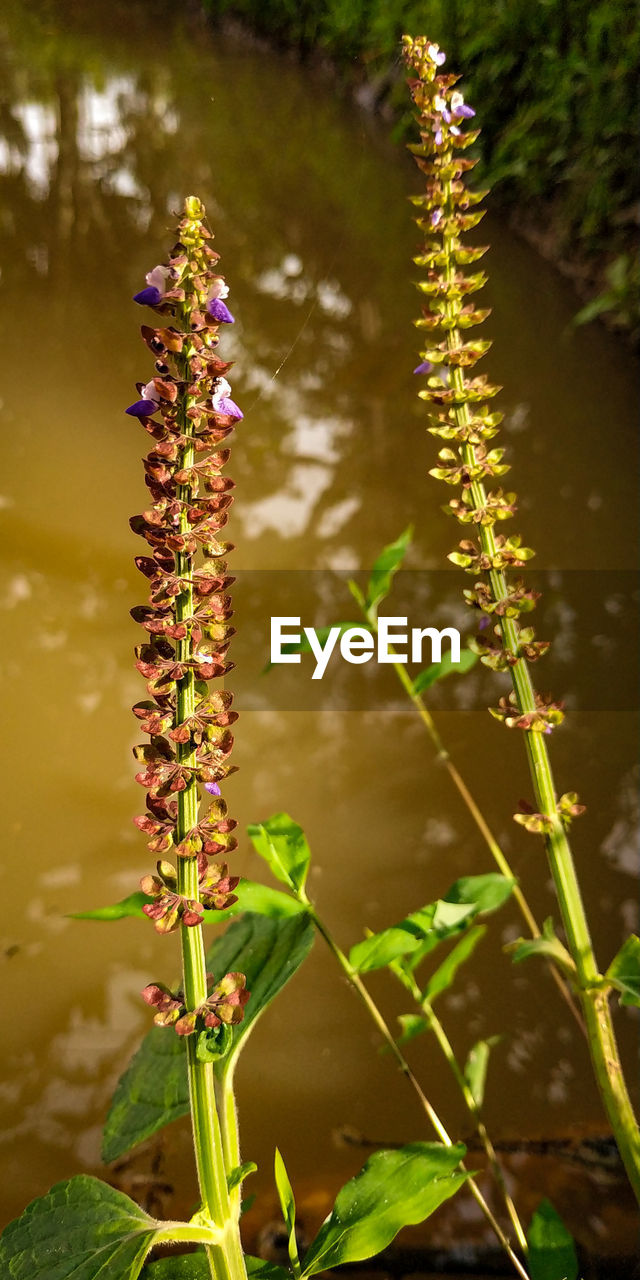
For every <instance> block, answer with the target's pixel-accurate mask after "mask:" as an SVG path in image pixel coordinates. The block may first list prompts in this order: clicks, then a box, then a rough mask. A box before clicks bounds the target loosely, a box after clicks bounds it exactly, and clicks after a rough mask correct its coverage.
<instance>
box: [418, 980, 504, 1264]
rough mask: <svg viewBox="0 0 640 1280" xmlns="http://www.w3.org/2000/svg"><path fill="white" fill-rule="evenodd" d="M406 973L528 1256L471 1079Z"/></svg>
mask: <svg viewBox="0 0 640 1280" xmlns="http://www.w3.org/2000/svg"><path fill="white" fill-rule="evenodd" d="M404 974H405V978H406V979H407V980H408V981H410V983H411V994H412V995H413V998H414V1000H415V1001H416V1004H417V1005H418V1006H419V1007H420V1009H421V1010H422V1012H423V1014H424V1016H425V1018H426V1019H427V1022H428V1025H429V1030H430V1031H433V1034H434V1036H435V1038H436V1040H437V1042H438V1044H439V1046H440V1048H441V1049H442V1052H443V1054H444V1056H445V1058H446V1061H447V1063H448V1064H449V1067H450V1068H451V1071H452V1073H453V1076H454V1078H455V1080H456V1083H457V1085H458V1088H459V1089H460V1092H461V1094H462V1096H463V1098H464V1101H465V1103H466V1106H467V1110H468V1111H469V1114H470V1116H471V1118H472V1120H473V1122H474V1125H475V1127H476V1130H477V1132H478V1137H479V1138H480V1141H481V1143H482V1145H483V1147H484V1149H485V1152H486V1154H487V1158H488V1160H489V1164H490V1165H491V1171H492V1173H493V1176H494V1178H495V1180H496V1183H497V1184H498V1187H499V1188H500V1192H501V1195H502V1198H503V1200H504V1202H505V1206H506V1209H507V1213H508V1214H509V1217H510V1219H511V1222H512V1224H513V1229H514V1231H515V1233H516V1239H517V1241H518V1244H519V1245H520V1248H521V1249H522V1251H523V1253H524V1254H525V1255H526V1254H527V1252H528V1249H529V1246H528V1244H527V1237H526V1235H525V1233H524V1229H523V1226H522V1223H521V1221H520V1218H519V1217H518V1212H517V1209H516V1207H515V1204H514V1203H513V1200H512V1198H511V1196H510V1195H509V1191H508V1189H507V1184H506V1182H505V1179H504V1174H503V1172H502V1168H501V1166H500V1162H499V1160H498V1157H497V1155H496V1151H495V1147H494V1145H493V1143H492V1141H491V1138H490V1137H489V1134H488V1132H487V1129H486V1126H485V1123H484V1121H483V1119H482V1116H481V1114H480V1108H479V1106H478V1104H477V1102H476V1100H475V1098H474V1096H473V1094H472V1092H471V1089H470V1088H469V1085H468V1084H467V1081H466V1080H465V1077H464V1073H463V1071H462V1070H461V1068H460V1066H459V1064H458V1060H457V1058H456V1055H455V1053H454V1051H453V1046H452V1044H451V1041H450V1040H449V1037H448V1035H447V1033H446V1031H445V1029H444V1027H443V1025H442V1023H441V1021H440V1019H439V1017H438V1015H437V1014H436V1013H435V1011H434V1009H433V1005H432V1004H431V1003H430V1002H429V1001H428V1000H423V998H422V992H421V991H420V988H419V986H418V984H417V982H416V980H415V977H414V975H413V974H412V973H411V971H410V970H409V969H408V968H406V969H405V970H404Z"/></svg>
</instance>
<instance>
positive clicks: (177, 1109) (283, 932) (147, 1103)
mask: <svg viewBox="0 0 640 1280" xmlns="http://www.w3.org/2000/svg"><path fill="white" fill-rule="evenodd" d="M281 896H284V895H281ZM313 939H314V929H313V925H312V924H311V921H310V920H309V917H308V915H307V914H306V912H298V913H297V914H296V915H294V916H291V917H286V916H285V917H274V918H271V917H268V916H262V915H256V914H253V913H247V915H245V916H243V917H242V919H240V920H236V921H235V922H234V923H233V924H232V925H231V926H230V927H229V928H228V929H227V931H226V933H225V934H223V935H222V937H220V938H216V940H215V942H214V943H213V946H212V947H210V948H209V951H208V952H207V966H208V968H209V969H210V970H211V971H212V972H213V973H215V974H216V975H218V974H220V975H222V974H225V973H228V972H230V971H239V972H241V973H244V974H246V976H247V986H248V988H249V990H250V992H251V997H250V999H249V1002H248V1004H247V1005H246V1008H245V1016H244V1020H243V1022H240V1023H239V1024H238V1026H236V1027H233V1035H232V1040H231V1044H230V1047H229V1051H228V1053H227V1055H226V1056H225V1057H224V1058H220V1059H218V1061H217V1062H216V1063H215V1070H216V1072H217V1073H218V1074H220V1075H223V1074H224V1073H225V1072H226V1071H227V1070H232V1069H233V1066H234V1065H235V1061H236V1059H237V1055H238V1053H239V1052H240V1048H241V1046H242V1044H243V1043H244V1041H245V1039H246V1037H247V1036H248V1034H249V1032H250V1031H251V1029H252V1027H253V1026H254V1025H255V1022H256V1019H257V1018H258V1017H259V1016H260V1014H261V1013H263V1012H264V1010H265V1009H266V1008H267V1007H268V1006H269V1005H270V1004H271V1001H272V1000H273V999H274V998H275V996H276V995H277V994H278V992H279V991H280V990H282V988H283V987H284V986H285V985H286V983H287V982H288V981H289V979H290V978H292V977H293V975H294V973H295V972H296V969H298V968H299V967H300V965H301V964H302V961H303V960H304V958H305V956H306V955H307V954H308V952H309V950H310V949H311V946H312V944H313ZM188 1111H189V1088H188V1083H187V1067H186V1053H185V1045H184V1042H183V1040H182V1039H181V1038H180V1036H177V1035H176V1034H175V1032H174V1031H172V1030H171V1028H167V1027H152V1029H151V1031H149V1032H148V1033H147V1035H146V1036H145V1038H144V1040H143V1041H142V1044H141V1046H140V1048H139V1050H138V1052H137V1053H136V1054H135V1056H134V1058H133V1059H132V1061H131V1062H130V1064H129V1066H128V1068H127V1070H126V1071H125V1073H124V1075H123V1076H122V1077H121V1078H120V1080H119V1081H118V1084H117V1086H116V1091H115V1094H114V1096H113V1101H112V1103H111V1109H110V1111H109V1115H108V1116H107V1123H106V1126H105V1130H104V1136H103V1144H102V1156H103V1159H104V1160H105V1161H107V1162H109V1161H111V1160H116V1159H117V1158H118V1156H121V1155H122V1154H123V1153H124V1152H125V1151H129V1150H130V1149H131V1148H132V1147H135V1146H136V1145H137V1143H139V1142H142V1141H143V1140H144V1139H145V1138H148V1137H149V1136H150V1135H151V1134H152V1133H157V1131H158V1130H159V1129H162V1128H164V1126H165V1125H167V1124H170V1123H171V1122H172V1121H173V1120H177V1119H178V1118H179V1117H180V1116H183V1115H186V1114H187V1113H188Z"/></svg>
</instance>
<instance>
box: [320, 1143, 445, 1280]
mask: <svg viewBox="0 0 640 1280" xmlns="http://www.w3.org/2000/svg"><path fill="white" fill-rule="evenodd" d="M464 1154H465V1148H464V1147H463V1146H461V1145H458V1146H456V1147H442V1146H440V1145H439V1144H438V1143H435V1142H412V1143H410V1144H409V1145H408V1146H405V1147H400V1148H398V1150H396V1151H376V1153H375V1154H374V1155H372V1156H371V1157H370V1159H369V1160H367V1163H366V1164H365V1166H364V1168H363V1169H361V1170H360V1173H358V1174H356V1176H355V1178H352V1179H351V1180H350V1182H347V1183H346V1185H345V1186H344V1187H342V1189H341V1190H340V1191H339V1192H338V1196H337V1199H336V1202H335V1204H334V1206H333V1209H332V1211H331V1213H330V1215H329V1217H328V1218H327V1220H326V1222H324V1223H323V1224H322V1226H321V1228H320V1230H319V1232H318V1234H317V1236H316V1238H315V1240H314V1241H313V1243H312V1244H311V1245H310V1246H309V1249H308V1251H307V1253H306V1255H305V1258H304V1264H303V1271H302V1274H303V1276H312V1275H315V1274H317V1272H319V1271H326V1270H329V1269H330V1268H333V1267H337V1266H339V1265H341V1264H342V1263H346V1262H360V1261H362V1259H364V1258H371V1257H373V1255H374V1254H376V1253H380V1251H381V1250H382V1249H385V1248H386V1247H387V1245H388V1244H389V1243H390V1242H391V1240H393V1238H394V1236H396V1235H397V1233H398V1231H400V1229H401V1227H407V1226H412V1225H414V1224H415V1223H417V1222H424V1220H425V1218H428V1217H429V1215H430V1214H431V1213H433V1211H434V1210H435V1209H437V1208H438V1206H439V1205H441V1204H443V1203H444V1201H445V1200H448V1199H449V1197H450V1196H452V1195H454V1193H455V1192H456V1191H457V1190H458V1188H459V1187H461V1186H462V1184H463V1183H464V1182H465V1181H466V1179H467V1177H468V1176H469V1175H468V1174H467V1173H464V1172H461V1171H459V1170H457V1165H458V1164H459V1163H460V1161H461V1160H462V1158H463V1156H464Z"/></svg>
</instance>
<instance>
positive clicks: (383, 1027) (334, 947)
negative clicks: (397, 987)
mask: <svg viewBox="0 0 640 1280" xmlns="http://www.w3.org/2000/svg"><path fill="white" fill-rule="evenodd" d="M297 896H298V900H299V901H300V902H301V903H302V904H303V905H304V906H305V907H306V909H307V911H308V912H309V915H310V917H311V919H312V920H313V923H314V925H315V927H316V929H317V930H318V933H319V934H320V935H321V937H323V938H324V940H325V942H326V944H327V946H328V947H329V950H330V951H331V953H332V954H333V956H334V957H335V959H336V960H337V962H338V964H339V966H340V968H341V969H342V972H343V973H344V974H345V975H346V977H347V979H348V981H349V983H350V984H351V986H352V987H353V989H354V991H356V993H357V995H358V996H359V998H360V1000H361V1001H362V1003H363V1004H364V1006H365V1008H366V1010H367V1012H368V1013H369V1015H370V1017H371V1018H372V1019H373V1021H374V1023H375V1025H376V1027H377V1028H378V1030H379V1032H380V1034H381V1035H382V1037H383V1039H384V1041H385V1042H386V1044H387V1045H388V1046H389V1049H390V1050H391V1052H392V1054H393V1056H394V1058H395V1059H396V1062H397V1064H398V1066H399V1067H400V1070H401V1071H402V1074H403V1075H404V1077H405V1079H406V1080H408V1082H409V1084H410V1085H411V1087H412V1089H413V1091H414V1093H415V1094H416V1096H417V1098H418V1099H419V1102H420V1105H421V1107H422V1109H423V1111H424V1112H425V1114H426V1115H427V1117H428V1119H429V1121H430V1123H431V1125H432V1127H433V1129H434V1130H435V1132H436V1133H437V1135H438V1137H439V1139H440V1141H441V1142H442V1143H443V1144H444V1146H446V1147H452V1146H454V1145H455V1144H454V1142H453V1140H452V1139H451V1138H450V1136H449V1134H448V1133H447V1130H446V1128H445V1126H444V1124H443V1123H442V1121H441V1119H440V1117H439V1115H438V1113H437V1112H436V1110H435V1109H434V1107H433V1106H432V1104H431V1102H430V1101H429V1099H428V1098H427V1096H426V1094H425V1093H424V1091H423V1089H422V1086H421V1085H420V1082H419V1081H418V1080H417V1079H416V1077H415V1075H414V1074H413V1071H412V1070H411V1067H410V1066H409V1063H408V1062H407V1060H406V1058H405V1056H404V1054H403V1052H402V1050H401V1048H400V1046H399V1045H398V1043H397V1041H396V1040H395V1038H394V1036H393V1035H392V1033H391V1030H390V1028H389V1026H388V1024H387V1022H386V1021H385V1018H384V1016H383V1014H382V1013H381V1011H380V1009H379V1008H378V1006H377V1004H376V1002H375V1000H374V999H373V997H372V996H371V994H370V992H369V991H368V990H367V988H366V987H365V985H364V983H363V981H362V978H361V977H360V974H359V973H358V972H357V970H356V969H354V967H353V965H352V964H351V962H350V960H349V958H348V956H346V955H345V953H344V951H342V950H341V948H340V947H339V946H338V943H337V942H336V940H335V938H334V937H333V935H332V934H331V932H330V931H329V929H328V928H327V926H326V924H325V923H324V921H323V920H321V919H320V917H319V916H318V914H317V912H316V909H315V907H314V906H313V904H312V903H311V902H310V901H309V899H308V897H307V895H306V893H305V891H304V889H302V890H300V891H299V893H298V895H297ZM459 1167H460V1169H463V1170H464V1171H465V1172H467V1169H466V1165H465V1164H464V1162H463V1161H461V1162H460V1165H459ZM468 1186H469V1190H470V1192H471V1194H472V1196H473V1198H474V1200H475V1201H476V1203H477V1204H478V1206H479V1207H480V1209H481V1210H482V1213H483V1214H484V1216H485V1218H486V1219H487V1221H488V1222H489V1223H490V1225H491V1227H492V1228H493V1231H494V1232H495V1234H496V1236H497V1238H498V1240H499V1242H500V1244H501V1246H502V1248H503V1249H504V1251H505V1253H506V1254H507V1256H508V1258H509V1260H510V1261H511V1263H512V1264H513V1267H514V1269H515V1270H516V1272H517V1274H518V1275H519V1276H520V1277H521V1278H522V1280H529V1276H528V1272H527V1271H526V1270H525V1268H524V1266H523V1265H522V1262H521V1261H520V1259H519V1258H518V1256H517V1254H516V1253H515V1252H514V1250H513V1247H512V1245H511V1242H510V1240H509V1239H508V1237H507V1236H506V1235H505V1233H504V1231H503V1230H502V1227H501V1226H500V1223H499V1222H498V1220H497V1218H496V1217H495V1216H494V1214H493V1212H492V1210H491V1209H490V1207H489V1205H488V1204H487V1201H486V1200H485V1198H484V1196H483V1194H482V1192H481V1191H480V1188H479V1187H478V1186H477V1185H476V1183H475V1181H474V1179H473V1176H470V1178H469V1182H468Z"/></svg>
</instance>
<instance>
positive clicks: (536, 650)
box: [404, 36, 562, 732]
mask: <svg viewBox="0 0 640 1280" xmlns="http://www.w3.org/2000/svg"><path fill="white" fill-rule="evenodd" d="M404 57H405V61H406V63H407V65H408V67H409V69H410V71H411V72H412V73H413V76H414V77H415V78H412V79H410V80H409V88H410V91H411V95H412V98H413V101H414V104H415V106H416V108H417V113H418V114H417V119H418V123H419V128H420V142H419V143H418V144H415V145H413V144H412V145H411V146H410V150H411V151H412V152H413V153H414V156H415V159H416V162H417V164H418V167H419V168H420V169H421V170H422V172H423V173H424V174H425V176H426V191H425V193H424V194H423V195H419V196H415V197H412V200H413V203H414V204H415V205H416V206H417V207H418V209H419V216H418V217H417V219H416V221H417V224H418V226H419V228H420V230H421V232H423V234H424V243H423V245H422V246H421V252H420V254H419V256H418V257H416V258H415V262H416V264H417V265H418V266H420V267H424V268H426V279H425V280H421V281H420V283H419V286H418V287H419V289H420V290H421V291H422V293H423V294H425V295H426V299H425V305H424V306H423V308H422V315H421V317H420V319H419V320H418V321H417V322H416V323H417V327H418V328H419V329H420V330H422V331H424V332H425V333H426V334H428V345H427V348H426V350H424V351H422V352H421V353H420V363H419V364H418V365H417V367H416V369H415V370H414V372H415V373H416V374H418V375H421V376H426V379H427V382H426V388H425V390H423V391H420V393H419V394H420V396H421V398H422V399H424V400H426V401H427V403H428V404H429V408H430V417H431V426H430V428H429V430H430V431H431V433H432V435H434V436H436V437H438V438H439V439H441V440H443V441H446V442H447V445H446V446H445V447H443V448H442V449H441V450H440V453H439V456H438V462H439V465H438V466H437V467H434V468H433V469H432V470H431V473H430V474H431V475H432V476H434V478H435V479H437V480H442V481H444V483H445V484H447V485H450V486H453V487H456V488H458V489H459V490H460V495H459V497H455V498H452V499H451V500H450V501H449V503H448V504H447V506H446V507H445V510H446V511H447V512H448V514H450V515H452V516H454V517H455V518H456V519H457V520H458V521H459V522H460V523H461V524H463V525H467V526H472V527H475V529H476V531H477V537H476V538H473V539H472V538H468V537H466V538H465V539H464V540H463V541H461V542H460V543H459V546H458V548H457V549H456V550H455V551H453V552H452V553H451V555H450V556H449V559H450V560H451V561H452V562H453V563H454V564H456V565H458V566H460V568H462V569H464V570H465V572H467V573H470V574H473V575H480V574H482V575H484V577H482V578H479V580H478V581H476V582H475V583H474V587H473V589H472V590H469V591H466V592H465V597H466V600H467V603H468V604H469V605H470V606H471V607H472V608H474V609H475V610H479V611H480V612H481V613H482V614H483V615H484V617H483V622H482V624H481V628H480V634H479V635H478V637H477V639H476V640H475V641H473V642H472V646H473V647H474V648H475V649H476V651H477V652H478V653H479V654H480V655H481V657H482V661H483V662H485V663H486V664H487V665H488V666H491V667H494V668H495V669H497V670H505V669H508V668H513V667H515V666H516V665H518V664H519V663H520V662H521V661H522V660H523V659H528V660H529V661H533V660H535V659H537V658H539V657H540V656H541V655H542V654H543V653H544V652H546V650H547V648H548V644H547V643H546V642H545V641H538V640H536V639H535V636H534V631H533V628H532V627H530V626H527V627H526V628H525V627H521V626H520V625H519V624H520V617H521V615H522V614H523V613H528V612H529V611H530V610H531V609H533V608H534V606H535V602H536V599H537V593H536V592H535V591H532V590H530V589H527V588H525V587H524V586H523V584H522V583H521V582H519V581H516V582H509V581H508V580H507V578H506V571H509V570H512V569H519V568H522V567H523V566H524V565H525V563H526V561H528V560H529V559H530V558H531V556H532V555H533V554H534V553H533V551H532V550H531V548H529V547H524V546H522V543H521V539H520V538H519V537H517V536H512V537H510V538H507V537H505V536H504V535H500V534H496V533H495V525H496V524H497V523H498V522H502V521H504V520H508V519H510V518H511V517H512V516H513V515H514V513H515V511H516V495H515V494H514V493H506V492H504V490H503V489H502V488H500V487H497V486H496V487H494V488H491V489H489V490H488V491H487V489H486V488H485V482H486V481H489V482H491V481H492V480H494V479H495V478H496V477H500V476H502V475H504V474H505V472H506V471H508V467H507V465H506V464H505V463H504V462H503V456H504V450H503V449H501V448H494V447H492V446H490V444H489V442H490V441H492V440H493V437H494V436H495V435H496V434H497V431H498V426H499V423H500V422H501V420H502V414H501V413H499V412H491V411H490V409H489V401H491V400H492V399H493V397H494V396H495V395H497V393H498V392H499V391H500V387H498V386H495V385H494V384H493V383H491V382H489V380H488V379H487V378H486V377H485V376H484V375H482V374H481V375H475V374H471V373H469V370H472V369H473V367H474V366H475V365H476V364H477V362H478V361H479V360H480V359H481V357H482V356H483V355H484V354H485V352H486V351H487V350H488V349H489V347H490V345H491V344H490V342H488V341H485V340H480V339H478V338H471V337H469V336H468V334H467V331H468V330H470V329H472V328H474V327H475V326H476V325H478V324H480V323H481V322H482V321H483V320H484V319H485V318H486V317H487V315H488V314H489V312H488V311H487V310H483V309H481V308H479V307H476V305H475V303H474V302H473V301H472V300H471V295H473V294H474V293H476V292H477V290H479V289H481V288H482V286H483V285H484V284H485V282H486V276H485V274H484V273H483V272H482V271H477V272H475V271H474V272H471V273H469V272H467V271H465V270H464V268H466V267H468V266H469V265H470V264H471V263H474V262H475V261H477V260H478V259H479V258H481V257H482V255H483V254H484V253H486V248H487V246H469V245H466V244H465V243H464V240H463V236H464V233H465V232H467V231H469V230H470V229H471V228H472V227H475V226H476V225H477V223H478V222H479V221H480V219H481V218H482V216H483V212H482V211H480V210H478V209H476V208H474V206H475V205H477V204H478V202H479V201H481V200H482V199H483V197H484V195H486V192H484V191H475V192H474V191H470V190H469V189H468V187H467V185H466V181H465V177H466V174H467V172H468V171H469V170H470V169H472V168H473V166H474V164H475V163H476V162H475V160H473V159H470V158H469V157H468V156H465V155H463V154H462V152H463V151H464V150H466V148H467V147H469V146H470V145H471V144H472V143H473V142H474V141H475V140H476V138H477V137H478V132H477V131H474V130H472V131H467V132H463V131H462V129H461V125H462V123H463V122H464V121H465V120H469V119H471V118H472V117H473V116H474V115H475V112H474V111H473V108H472V107H469V106H468V105H467V104H466V103H465V101H464V98H463V96H462V94H461V93H460V92H459V91H458V90H457V89H456V88H454V86H455V85H456V84H457V81H458V79H459V77H458V76H456V75H450V74H444V73H442V72H441V71H440V68H441V66H442V65H443V63H444V61H445V58H444V55H443V53H442V52H441V50H440V49H439V48H438V46H437V45H434V44H430V43H429V41H428V40H427V39H426V38H424V37H421V38H418V39H416V40H413V39H411V38H410V37H408V36H405V37H404ZM495 714H497V715H498V716H499V717H500V718H501V719H502V720H503V721H504V723H505V724H506V725H508V726H509V727H517V728H521V729H532V730H540V729H542V730H543V731H544V732H550V731H551V728H552V727H553V726H554V725H556V724H558V723H560V721H561V719H562V711H561V709H560V708H559V707H558V706H556V705H554V704H552V703H550V702H549V701H548V700H547V702H541V703H539V705H538V706H537V707H536V710H535V712H534V711H530V712H529V713H527V714H525V713H523V712H522V711H519V710H518V706H517V703H515V704H512V703H511V701H509V702H508V703H505V705H504V706H503V705H502V704H501V705H500V707H499V708H498V709H497V712H496V713H495Z"/></svg>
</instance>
